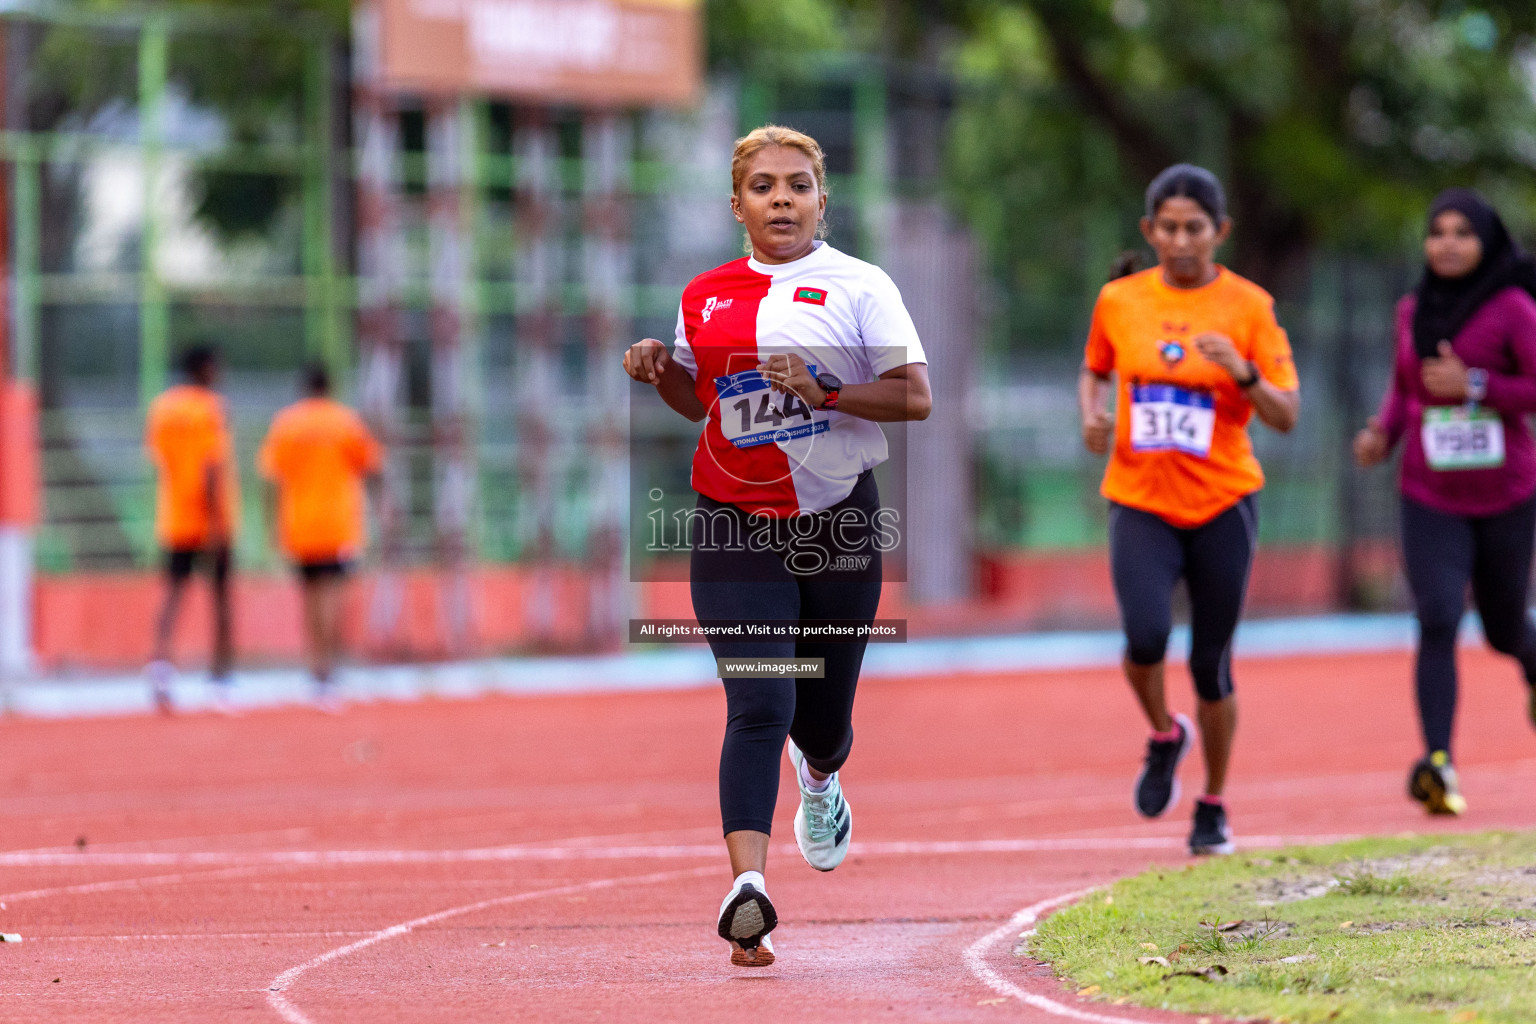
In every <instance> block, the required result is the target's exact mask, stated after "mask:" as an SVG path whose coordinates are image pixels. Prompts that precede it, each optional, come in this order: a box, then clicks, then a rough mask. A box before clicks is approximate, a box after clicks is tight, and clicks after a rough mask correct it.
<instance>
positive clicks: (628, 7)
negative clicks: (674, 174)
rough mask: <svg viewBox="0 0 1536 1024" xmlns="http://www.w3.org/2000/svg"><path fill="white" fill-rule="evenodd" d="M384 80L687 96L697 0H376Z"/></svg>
mask: <svg viewBox="0 0 1536 1024" xmlns="http://www.w3.org/2000/svg"><path fill="white" fill-rule="evenodd" d="M378 12H379V14H380V16H381V21H380V24H379V32H380V38H379V44H380V45H379V56H380V57H381V58H382V60H381V69H380V70H381V71H382V73H383V84H384V86H385V88H388V89H392V90H397V91H401V92H417V93H428V94H444V93H449V94H455V95H458V94H465V93H469V94H481V95H493V96H501V97H505V98H507V99H519V100H532V101H537V102H541V103H572V104H577V105H582V106H598V107H616V106H657V105H669V106H670V105H680V104H686V103H689V102H691V101H692V100H693V99H694V98H695V97H696V96H697V94H698V92H699V87H700V83H701V79H702V76H703V69H702V61H703V55H702V49H703V38H702V30H703V24H702V18H703V15H702V13H701V11H700V5H699V3H698V0H380V3H379V6H378Z"/></svg>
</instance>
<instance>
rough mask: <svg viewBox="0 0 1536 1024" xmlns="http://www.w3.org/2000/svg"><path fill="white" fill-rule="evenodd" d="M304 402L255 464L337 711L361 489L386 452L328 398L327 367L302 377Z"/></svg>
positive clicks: (326, 692)
mask: <svg viewBox="0 0 1536 1024" xmlns="http://www.w3.org/2000/svg"><path fill="white" fill-rule="evenodd" d="M304 389H305V397H304V398H303V399H301V400H300V401H298V402H295V403H294V404H292V405H290V406H288V407H287V408H286V409H283V410H282V411H280V412H279V413H278V414H277V416H276V417H275V418H274V419H273V421H272V427H271V429H270V430H269V431H268V432H267V439H266V441H265V442H263V444H262V446H261V454H260V455H259V457H258V463H259V467H260V469H261V475H262V477H263V478H264V479H265V480H266V481H267V488H266V508H267V523H268V527H269V529H270V530H272V531H273V534H274V536H273V544H274V546H276V547H277V548H278V549H279V550H281V551H282V552H283V553H284V554H285V555H286V556H287V557H288V558H289V559H290V560H291V561H292V562H293V565H294V568H295V569H296V570H297V572H298V575H299V581H300V585H301V587H302V588H303V597H304V630H305V634H306V638H307V641H308V645H309V664H310V671H311V672H313V673H314V677H315V684H316V687H317V690H318V696H319V698H320V701H321V706H322V707H325V708H326V709H327V710H331V711H334V710H337V708H338V704H337V698H336V696H335V692H334V689H333V679H332V673H333V672H334V671H335V668H336V661H337V659H338V658H339V657H340V655H341V653H342V614H341V613H342V597H343V586H342V584H343V583H344V581H345V579H346V576H347V573H348V571H349V570H350V568H351V566H352V564H353V562H354V561H355V560H356V559H357V557H358V555H359V554H361V553H362V550H363V545H364V541H365V532H366V531H365V526H364V514H365V511H366V498H365V493H364V491H365V488H364V485H365V484H366V483H368V482H370V481H372V480H376V479H377V477H378V473H379V470H380V467H381V466H382V465H383V459H384V450H383V448H382V446H381V445H380V444H379V443H378V441H376V440H374V437H373V435H372V434H371V433H369V432H368V428H367V427H366V426H365V425H364V424H363V421H362V418H361V417H359V416H358V415H357V413H355V412H353V411H352V410H351V409H349V408H347V407H346V406H345V405H343V404H341V403H340V402H338V401H336V400H335V399H333V398H331V397H330V394H331V379H330V374H329V373H328V372H327V371H326V369H325V367H323V366H319V365H314V366H311V367H309V368H308V369H307V370H306V371H305V374H304Z"/></svg>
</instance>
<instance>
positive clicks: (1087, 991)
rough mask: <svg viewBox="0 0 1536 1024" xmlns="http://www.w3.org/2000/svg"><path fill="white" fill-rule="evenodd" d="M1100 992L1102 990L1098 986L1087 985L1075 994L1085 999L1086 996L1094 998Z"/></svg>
mask: <svg viewBox="0 0 1536 1024" xmlns="http://www.w3.org/2000/svg"><path fill="white" fill-rule="evenodd" d="M1101 991H1103V990H1102V988H1101V987H1100V986H1098V985H1089V986H1088V987H1087V988H1080V989H1078V990H1077V994H1078V995H1079V996H1084V997H1086V996H1096V995H1098V994H1099V993H1100V992H1101Z"/></svg>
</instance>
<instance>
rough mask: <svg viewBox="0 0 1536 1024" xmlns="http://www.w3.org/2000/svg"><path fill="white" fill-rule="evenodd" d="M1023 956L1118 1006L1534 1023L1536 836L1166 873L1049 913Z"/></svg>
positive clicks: (1310, 850) (1302, 851)
mask: <svg viewBox="0 0 1536 1024" xmlns="http://www.w3.org/2000/svg"><path fill="white" fill-rule="evenodd" d="M1017 952H1018V953H1020V954H1021V955H1028V956H1032V957H1036V958H1039V959H1041V960H1045V961H1048V962H1050V963H1051V964H1052V965H1053V966H1054V967H1055V968H1056V971H1057V972H1058V973H1059V974H1061V975H1062V976H1063V977H1064V978H1067V979H1069V980H1070V981H1071V982H1072V984H1073V985H1074V986H1075V987H1076V988H1078V989H1079V990H1083V989H1088V990H1090V991H1091V992H1092V995H1093V998H1094V999H1096V1000H1101V1001H1110V1002H1115V1003H1125V1004H1136V1005H1142V1006H1150V1007H1159V1008H1164V1009H1170V1010H1181V1011H1184V1012H1188V1013H1208V1014H1221V1015H1224V1016H1228V1017H1234V1018H1239V1019H1241V1018H1254V1019H1263V1020H1271V1021H1276V1022H1281V1021H1284V1022H1292V1024H1312V1022H1319V1024H1320V1022H1340V1024H1347V1022H1367V1021H1369V1022H1377V1021H1380V1022H1391V1024H1421V1022H1422V1024H1430V1022H1434V1024H1472V1022H1477V1024H1484V1022H1486V1024H1496V1022H1508V1024H1530V1022H1531V1021H1536V834H1524V833H1522V834H1518V835H1515V834H1510V833H1486V834H1482V835H1475V836H1426V837H1419V838H1398V839H1365V840H1359V841H1356V842H1350V843H1340V844H1338V845H1335V846H1323V847H1295V848H1292V849H1287V850H1282V851H1280V852H1278V853H1266V854H1263V855H1242V854H1240V855H1237V856H1233V857H1222V858H1212V859H1210V860H1206V861H1202V862H1199V863H1195V864H1190V865H1188V866H1181V867H1172V868H1153V869H1152V870H1149V871H1147V872H1146V873H1144V874H1141V875H1137V876H1136V877H1134V878H1128V879H1125V880H1123V881H1120V882H1116V883H1115V884H1114V885H1113V886H1111V887H1110V888H1109V889H1106V890H1101V891H1098V892H1095V893H1093V894H1092V895H1090V896H1088V897H1086V898H1085V899H1083V900H1082V901H1081V902H1080V903H1077V904H1076V905H1074V906H1071V907H1068V908H1066V909H1064V910H1061V911H1059V912H1057V913H1055V914H1052V915H1051V916H1050V917H1048V918H1047V919H1046V920H1045V921H1044V922H1043V923H1042V924H1041V925H1040V928H1039V930H1038V931H1037V933H1036V934H1035V935H1034V936H1033V937H1032V938H1030V939H1029V940H1028V941H1027V942H1026V943H1024V944H1023V945H1021V946H1020V947H1019V949H1018V950H1017ZM1093 986H1097V989H1093Z"/></svg>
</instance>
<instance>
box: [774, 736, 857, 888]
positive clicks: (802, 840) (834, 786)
mask: <svg viewBox="0 0 1536 1024" xmlns="http://www.w3.org/2000/svg"><path fill="white" fill-rule="evenodd" d="M804 760H805V755H804V754H802V753H801V752H800V748H799V747H797V746H795V741H794V740H790V741H789V763H790V764H792V765H794V766H795V782H796V784H797V785H798V786H799V787H800V809H799V810H798V811H796V812H795V843H796V845H798V846H799V847H800V856H802V857H804V858H805V862H806V863H807V864H809V865H810V866H811V867H813V868H815V869H816V870H817V871H831V870H832V869H833V868H835V867H837V866H838V865H839V864H841V863H842V862H843V858H844V857H846V856H848V841H849V838H850V837H851V836H852V835H853V811H852V810H851V809H850V808H849V807H848V801H847V800H844V799H843V785H842V783H841V782H839V781H838V778H837V776H838V773H837V772H833V773H832V777H831V778H830V779H828V780H827V788H826V789H824V790H822V791H821V792H820V793H811V792H808V791H807V790H806V788H805V779H804V778H803V777H802V776H801V774H800V764H801V762H803V761H804Z"/></svg>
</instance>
